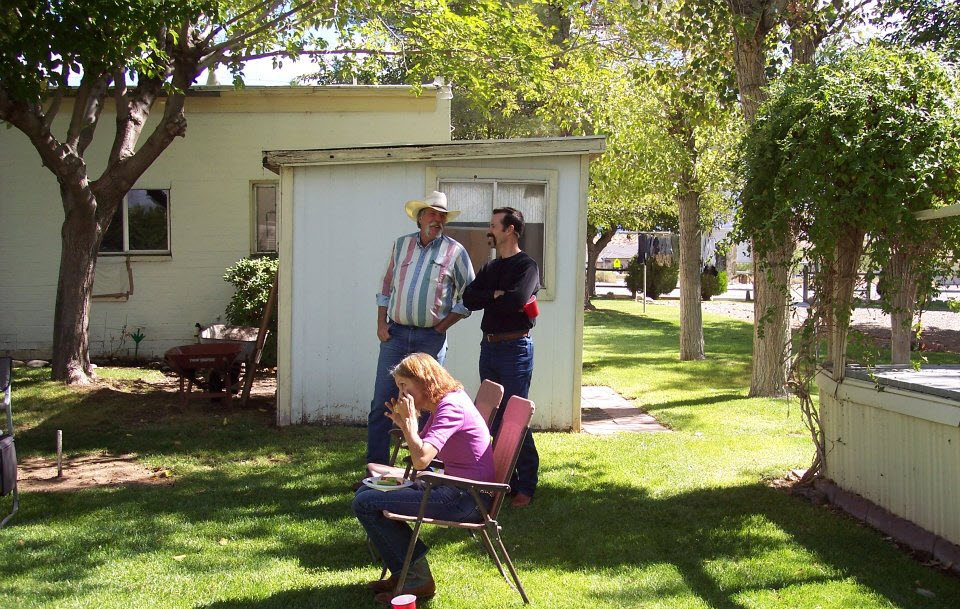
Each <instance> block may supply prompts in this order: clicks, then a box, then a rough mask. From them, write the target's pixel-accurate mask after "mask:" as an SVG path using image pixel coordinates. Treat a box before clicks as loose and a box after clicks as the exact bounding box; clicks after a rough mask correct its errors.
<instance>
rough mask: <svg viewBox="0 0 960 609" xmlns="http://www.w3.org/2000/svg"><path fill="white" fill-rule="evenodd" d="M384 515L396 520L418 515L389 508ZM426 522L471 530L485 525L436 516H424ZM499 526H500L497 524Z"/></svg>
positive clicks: (412, 518) (414, 517)
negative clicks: (396, 512)
mask: <svg viewBox="0 0 960 609" xmlns="http://www.w3.org/2000/svg"><path fill="white" fill-rule="evenodd" d="M383 517H384V518H389V519H390V520H396V521H398V522H416V521H417V517H416V516H407V515H406V514H394V513H393V512H389V511H387V510H383ZM422 522H423V523H424V524H432V525H436V526H438V527H454V528H457V529H469V530H479V529H482V528H483V527H484V524H483V523H482V522H455V521H452V520H436V519H434V518H424V519H423V521H422ZM497 528H500V526H499V525H497Z"/></svg>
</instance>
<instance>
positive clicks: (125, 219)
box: [97, 186, 173, 257]
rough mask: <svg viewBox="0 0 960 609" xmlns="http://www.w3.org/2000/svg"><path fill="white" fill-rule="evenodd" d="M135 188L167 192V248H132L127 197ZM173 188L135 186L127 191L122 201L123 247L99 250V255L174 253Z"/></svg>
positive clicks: (165, 254) (159, 254)
mask: <svg viewBox="0 0 960 609" xmlns="http://www.w3.org/2000/svg"><path fill="white" fill-rule="evenodd" d="M135 190H161V191H163V192H165V193H167V214H166V215H167V249H164V250H131V249H130V217H129V211H130V206H129V204H128V202H127V197H129V196H130V193H131V192H133V191H135ZM172 191H173V189H172V188H171V187H170V186H167V187H165V188H150V187H140V186H137V187H134V188H131V189H130V190H128V191H127V193H126V194H125V195H123V200H122V201H121V202H120V209H121V211H122V215H121V222H122V226H121V232H122V235H123V237H122V238H123V249H122V250H121V251H119V252H104V251H98V252H97V256H109V257H114V256H127V257H131V256H172V255H173V232H172V230H171V228H172V226H173V199H172V196H171V192H172ZM102 246H103V244H102V243H101V247H102Z"/></svg>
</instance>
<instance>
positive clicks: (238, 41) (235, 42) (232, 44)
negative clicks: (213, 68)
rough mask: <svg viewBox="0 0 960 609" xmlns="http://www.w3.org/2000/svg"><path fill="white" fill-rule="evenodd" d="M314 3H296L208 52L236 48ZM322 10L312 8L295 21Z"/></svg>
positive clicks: (301, 20)
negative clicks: (312, 9)
mask: <svg viewBox="0 0 960 609" xmlns="http://www.w3.org/2000/svg"><path fill="white" fill-rule="evenodd" d="M316 4H317V3H315V2H309V1H308V2H304V3H302V4H298V5H296V6H294V7H293V8H291V9H290V10H288V11H286V12H283V13H280V14H279V15H277V16H276V17H274V18H272V19H271V20H270V21H266V22H263V23H262V24H261V25H260V26H259V27H256V28H254V29H252V30H250V31H249V32H244V33H243V34H240V35H239V36H237V37H236V38H228V39H227V40H224V41H223V42H221V43H220V44H218V45H216V46H215V47H213V48H212V49H210V54H211V55H213V54H218V53H223V52H224V51H227V50H229V49H236V48H238V47H239V46H241V45H242V44H243V43H244V42H245V41H247V40H249V39H250V38H253V37H254V36H256V35H258V34H261V33H263V32H265V31H267V30H270V29H272V28H274V27H275V26H277V25H278V24H279V23H281V22H282V21H283V20H285V19H286V18H287V17H290V16H292V15H295V14H297V13H300V12H301V11H305V10H306V7H308V6H316ZM321 4H322V3H321ZM322 12H323V8H319V9H317V10H314V11H312V12H309V13H306V14H304V15H300V16H299V17H298V18H297V21H298V22H300V23H302V22H304V21H306V20H307V19H310V18H312V17H314V16H316V15H319V14H320V13H322ZM264 14H268V13H267V12H266V11H265V13H264Z"/></svg>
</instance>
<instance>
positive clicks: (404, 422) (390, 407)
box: [386, 394, 420, 441]
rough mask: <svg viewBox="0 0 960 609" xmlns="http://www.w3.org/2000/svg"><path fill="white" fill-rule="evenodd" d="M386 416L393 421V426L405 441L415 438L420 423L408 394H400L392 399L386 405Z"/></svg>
mask: <svg viewBox="0 0 960 609" xmlns="http://www.w3.org/2000/svg"><path fill="white" fill-rule="evenodd" d="M386 406H387V416H388V417H389V418H390V420H391V421H393V423H394V425H396V426H397V427H399V428H400V431H402V432H403V435H404V436H405V437H406V439H407V441H409V440H410V438H411V437H412V436H416V435H417V432H418V431H419V429H420V422H419V421H418V419H417V407H416V405H415V404H414V403H413V398H412V397H410V396H409V395H408V394H402V395H401V396H400V397H399V398H392V399H391V400H390V401H389V402H387V403H386Z"/></svg>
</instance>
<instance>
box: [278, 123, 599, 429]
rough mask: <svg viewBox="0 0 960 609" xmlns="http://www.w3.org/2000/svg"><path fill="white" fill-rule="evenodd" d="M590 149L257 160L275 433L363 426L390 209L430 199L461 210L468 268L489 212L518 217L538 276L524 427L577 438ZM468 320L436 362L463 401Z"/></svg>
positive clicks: (541, 145)
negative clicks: (271, 258)
mask: <svg viewBox="0 0 960 609" xmlns="http://www.w3.org/2000/svg"><path fill="white" fill-rule="evenodd" d="M603 149H604V138H603V137H570V138H546V139H523V140H485V141H455V142H443V143H437V144H427V145H405V146H371V147H357V148H335V149H322V150H282V151H268V152H265V153H264V165H265V166H266V167H268V168H269V169H272V170H274V171H276V172H277V173H279V174H280V205H279V208H280V216H279V222H278V227H279V243H278V251H279V258H280V284H279V285H280V288H279V336H278V379H277V382H278V396H277V422H278V424H280V425H288V424H292V423H301V422H354V423H359V422H365V421H366V418H367V414H368V412H369V409H370V400H371V398H372V393H373V381H374V369H375V365H376V359H377V353H378V342H377V337H376V304H375V298H374V295H375V293H376V290H377V287H376V286H377V281H378V279H379V277H380V275H381V274H382V272H383V270H384V268H385V265H386V259H387V256H388V253H389V247H390V242H391V240H392V239H394V238H396V237H397V236H399V235H401V234H404V233H411V232H414V231H415V230H416V226H415V224H414V223H413V222H411V221H410V219H409V218H407V216H406V215H405V214H404V211H403V203H404V202H405V201H407V200H409V199H414V198H420V197H422V196H423V194H424V193H425V192H429V191H431V190H442V191H444V192H446V193H447V198H448V202H449V205H450V207H451V208H452V209H461V210H463V213H462V214H461V215H460V217H459V218H457V220H456V222H453V223H450V225H448V231H447V232H448V234H451V236H454V237H455V238H457V239H458V240H460V241H461V242H462V243H464V245H466V246H467V249H468V250H469V251H470V253H471V257H472V258H473V260H474V264H475V265H479V264H482V262H483V261H484V260H485V259H487V258H489V257H490V256H491V255H492V250H490V249H489V247H488V246H486V244H485V239H484V235H485V234H486V228H485V227H486V225H487V223H488V222H489V218H490V212H491V210H492V209H493V207H498V206H502V205H510V206H513V207H517V208H519V209H521V211H523V212H524V215H525V217H526V219H527V223H528V231H527V233H528V236H527V237H526V238H527V242H526V243H525V244H524V249H525V250H526V251H527V252H528V253H529V254H530V255H532V256H533V257H534V258H536V259H537V260H538V261H539V262H540V263H541V264H540V266H541V272H542V275H543V277H542V283H543V287H542V289H541V291H540V294H539V296H538V301H539V304H540V317H539V318H538V320H537V325H536V327H535V328H534V329H533V332H532V336H533V340H534V345H535V347H534V373H533V383H532V386H531V389H530V397H531V399H532V400H534V402H536V404H537V412H536V416H535V418H534V426H536V427H538V428H540V429H574V430H579V427H580V369H581V361H582V348H581V344H582V335H583V282H584V266H583V255H584V243H585V240H586V235H585V231H586V212H587V183H588V179H589V163H590V158H591V156H592V155H597V154H599V153H601V152H602V151H603ZM481 315H482V312H477V313H475V314H474V315H472V316H470V317H469V318H467V319H465V320H463V321H461V322H460V323H458V324H456V325H455V326H454V327H453V328H452V329H451V331H450V333H449V335H448V341H449V351H448V353H447V360H446V365H447V367H448V368H449V369H450V371H451V372H452V374H453V375H454V376H455V377H456V378H458V379H460V380H461V381H462V382H463V383H464V384H465V385H466V388H467V390H468V392H473V391H474V390H475V389H476V387H477V386H478V385H479V382H480V379H479V373H478V370H477V362H478V358H479V353H480V334H481V333H480V318H481Z"/></svg>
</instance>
